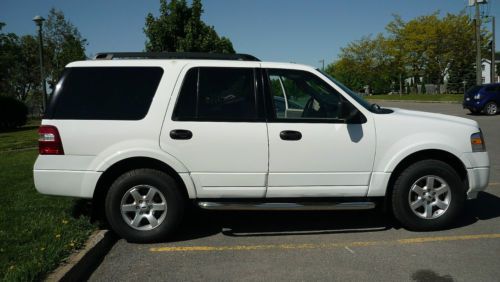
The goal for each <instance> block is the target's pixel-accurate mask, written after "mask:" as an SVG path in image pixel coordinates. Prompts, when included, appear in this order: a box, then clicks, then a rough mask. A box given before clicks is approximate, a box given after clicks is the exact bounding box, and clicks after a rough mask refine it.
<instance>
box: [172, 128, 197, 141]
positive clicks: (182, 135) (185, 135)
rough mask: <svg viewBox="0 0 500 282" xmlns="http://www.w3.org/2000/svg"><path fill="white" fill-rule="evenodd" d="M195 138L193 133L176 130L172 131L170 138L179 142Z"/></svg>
mask: <svg viewBox="0 0 500 282" xmlns="http://www.w3.org/2000/svg"><path fill="white" fill-rule="evenodd" d="M191 137H193V133H192V132H191V131H189V130H186V129H174V130H172V131H170V138H172V139H179V140H188V139H191Z"/></svg>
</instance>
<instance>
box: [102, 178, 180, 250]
mask: <svg viewBox="0 0 500 282" xmlns="http://www.w3.org/2000/svg"><path fill="white" fill-rule="evenodd" d="M105 211H106V217H107V219H108V221H109V223H110V225H111V227H112V229H113V230H114V231H115V232H116V233H118V235H120V236H121V237H123V238H125V239H126V240H128V241H132V242H155V241H160V240H165V239H167V238H168V236H169V235H171V234H172V233H173V232H174V231H175V228H176V227H177V226H178V224H179V223H180V221H181V218H182V214H183V211H184V201H183V197H182V195H181V193H180V190H179V187H178V185H177V183H176V181H175V180H174V179H173V178H172V177H171V176H170V175H168V174H165V173H163V172H161V171H158V170H153V169H136V170H132V171H129V172H127V173H125V174H123V175H122V176H120V177H119V178H118V179H116V181H115V182H114V183H113V184H112V185H111V187H110V189H109V192H108V194H107V196H106V207H105Z"/></svg>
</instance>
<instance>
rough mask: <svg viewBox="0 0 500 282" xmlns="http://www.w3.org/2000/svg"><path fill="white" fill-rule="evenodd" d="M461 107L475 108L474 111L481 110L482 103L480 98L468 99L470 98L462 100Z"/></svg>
mask: <svg viewBox="0 0 500 282" xmlns="http://www.w3.org/2000/svg"><path fill="white" fill-rule="evenodd" d="M462 107H463V108H464V109H469V110H475V111H481V110H482V109H483V107H484V103H482V101H481V100H474V99H472V98H471V99H470V100H468V101H467V100H464V101H463V103H462Z"/></svg>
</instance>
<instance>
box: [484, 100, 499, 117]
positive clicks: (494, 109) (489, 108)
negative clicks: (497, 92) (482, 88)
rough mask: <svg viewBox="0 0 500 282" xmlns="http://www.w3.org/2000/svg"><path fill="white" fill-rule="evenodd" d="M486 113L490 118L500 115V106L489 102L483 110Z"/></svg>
mask: <svg viewBox="0 0 500 282" xmlns="http://www.w3.org/2000/svg"><path fill="white" fill-rule="evenodd" d="M483 111H484V113H485V114H487V115H489V116H494V115H496V114H497V113H498V105H497V104H496V103H495V102H488V103H487V104H486V105H485V106H484V109H483Z"/></svg>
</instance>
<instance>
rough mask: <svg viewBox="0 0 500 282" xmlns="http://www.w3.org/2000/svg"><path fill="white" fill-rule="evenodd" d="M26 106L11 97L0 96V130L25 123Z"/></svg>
mask: <svg viewBox="0 0 500 282" xmlns="http://www.w3.org/2000/svg"><path fill="white" fill-rule="evenodd" d="M27 116H28V108H27V107H26V105H25V104H24V103H23V102H20V101H18V100H16V99H15V98H13V97H7V96H0V130H6V129H12V128H16V127H19V126H23V125H25V124H26V120H27Z"/></svg>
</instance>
